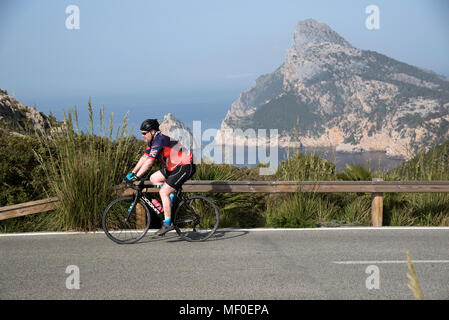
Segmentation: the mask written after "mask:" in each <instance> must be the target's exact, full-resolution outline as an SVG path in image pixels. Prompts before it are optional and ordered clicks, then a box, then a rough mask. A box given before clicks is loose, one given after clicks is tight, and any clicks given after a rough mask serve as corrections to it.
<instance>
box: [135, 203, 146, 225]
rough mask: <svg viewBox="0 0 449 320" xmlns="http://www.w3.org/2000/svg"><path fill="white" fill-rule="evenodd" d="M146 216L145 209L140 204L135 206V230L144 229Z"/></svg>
mask: <svg viewBox="0 0 449 320" xmlns="http://www.w3.org/2000/svg"><path fill="white" fill-rule="evenodd" d="M145 218H146V214H145V208H144V207H143V206H142V205H141V204H140V203H137V204H136V229H145V225H146V223H145V222H146V221H145Z"/></svg>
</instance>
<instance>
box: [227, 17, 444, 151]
mask: <svg viewBox="0 0 449 320" xmlns="http://www.w3.org/2000/svg"><path fill="white" fill-rule="evenodd" d="M237 128H240V129H249V128H254V129H258V128H265V129H271V128H277V129H278V130H279V144H280V145H281V146H293V147H296V146H299V145H301V146H305V147H335V148H336V151H346V152H361V151H384V152H386V154H387V156H390V157H401V158H405V159H407V158H410V157H412V156H413V155H414V154H416V152H417V151H418V150H419V149H420V148H423V147H424V148H425V147H427V146H429V145H432V144H436V143H439V142H441V141H443V140H445V139H448V138H449V79H447V78H445V77H443V76H441V75H438V74H437V73H435V72H433V71H429V70H425V69H421V68H418V67H414V66H412V65H409V64H407V63H404V62H400V61H397V60H395V59H392V58H389V57H387V56H385V55H383V54H381V53H377V52H375V51H370V50H361V49H357V48H355V47H353V46H352V45H351V44H350V43H349V42H347V41H346V40H344V39H343V38H342V37H341V36H339V35H338V34H337V33H336V32H335V31H333V30H332V29H331V28H330V27H328V26H327V25H325V24H323V23H319V22H317V21H315V20H313V19H307V20H303V21H299V22H298V23H297V25H296V28H295V30H294V35H293V45H292V47H291V48H289V49H288V50H287V54H286V59H285V61H284V63H282V65H281V66H279V67H278V68H277V69H276V70H275V71H274V72H272V73H269V74H264V75H262V76H260V77H258V78H257V79H256V80H255V81H254V83H253V85H252V86H251V87H250V88H249V89H247V90H245V91H244V92H242V93H241V94H240V96H239V97H238V99H237V100H236V101H234V102H233V103H232V105H231V109H230V110H228V112H227V114H226V117H225V119H224V120H223V121H222V124H221V128H220V132H219V134H220V135H223V136H224V139H223V141H225V143H226V141H234V142H235V141H236V140H237V141H240V143H245V142H246V143H248V142H249V143H255V141H252V140H251V139H248V138H246V137H238V138H237V139H233V140H232V138H233V137H232V136H230V134H229V132H230V130H229V129H237Z"/></svg>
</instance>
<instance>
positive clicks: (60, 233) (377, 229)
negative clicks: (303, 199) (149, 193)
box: [0, 227, 449, 237]
mask: <svg viewBox="0 0 449 320" xmlns="http://www.w3.org/2000/svg"><path fill="white" fill-rule="evenodd" d="M151 230H152V229H150V230H149V231H148V232H151ZM351 230H358V231H363V230H365V231H379V230H380V231H392V230H415V231H416V230H423V231H429V230H438V231H449V227H335V228H219V229H217V232H220V231H221V232H276V231H308V232H321V231H351ZM76 234H104V232H103V231H90V232H79V231H76V232H75V231H67V232H26V233H1V234H0V237H24V236H55V235H76Z"/></svg>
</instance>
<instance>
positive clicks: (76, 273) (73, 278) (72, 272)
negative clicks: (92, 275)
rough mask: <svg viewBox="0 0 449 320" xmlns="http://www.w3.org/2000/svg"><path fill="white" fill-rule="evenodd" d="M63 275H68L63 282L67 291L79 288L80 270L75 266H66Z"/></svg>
mask: <svg viewBox="0 0 449 320" xmlns="http://www.w3.org/2000/svg"><path fill="white" fill-rule="evenodd" d="M65 273H67V274H69V276H68V277H67V279H66V280H65V287H66V288H67V289H69V290H73V289H76V290H79V288H80V268H79V267H78V266H75V265H70V266H67V268H66V269H65Z"/></svg>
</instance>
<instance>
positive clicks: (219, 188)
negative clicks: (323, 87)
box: [0, 179, 449, 227]
mask: <svg viewBox="0 0 449 320" xmlns="http://www.w3.org/2000/svg"><path fill="white" fill-rule="evenodd" d="M145 184H146V185H151V183H150V182H149V181H145ZM116 188H117V189H120V186H117V187H116ZM158 191H159V189H156V188H147V189H144V192H158ZM183 191H185V192H260V193H281V192H369V193H371V194H372V202H371V217H372V226H375V227H380V226H382V219H383V194H384V193H388V192H406V193H409V192H413V193H428V192H449V181H382V180H379V179H373V181H222V180H220V181H215V180H189V181H187V182H186V183H185V184H184V185H183ZM133 192H134V190H132V189H126V190H125V191H124V192H123V194H131V193H133ZM58 205H59V200H58V199H57V198H49V199H44V200H38V201H32V202H26V203H21V204H16V205H12V206H6V207H1V208H0V220H5V219H10V218H16V217H20V216H25V215H29V214H35V213H40V212H46V211H50V210H53V209H56V208H57V207H58Z"/></svg>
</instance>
